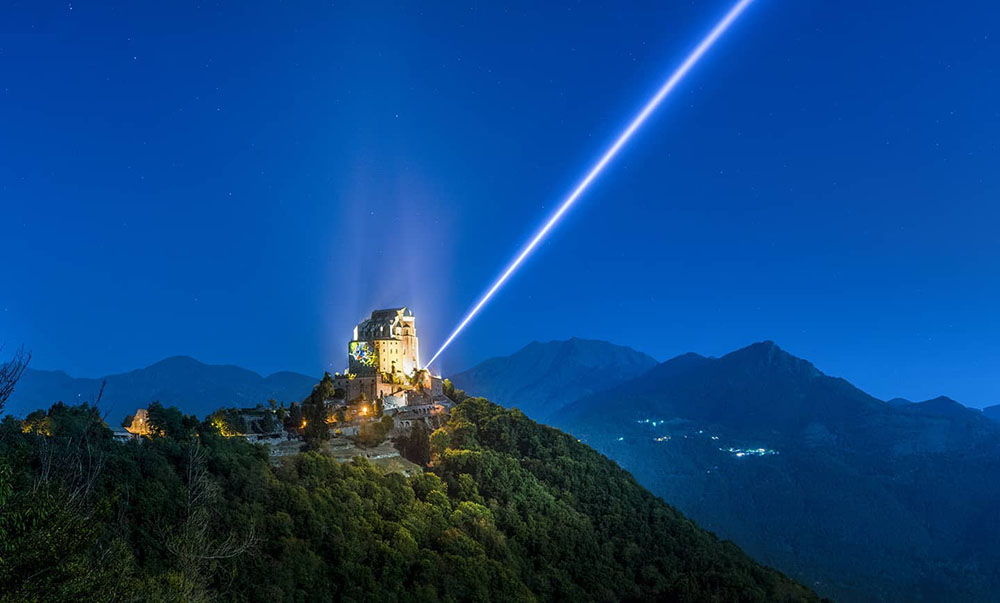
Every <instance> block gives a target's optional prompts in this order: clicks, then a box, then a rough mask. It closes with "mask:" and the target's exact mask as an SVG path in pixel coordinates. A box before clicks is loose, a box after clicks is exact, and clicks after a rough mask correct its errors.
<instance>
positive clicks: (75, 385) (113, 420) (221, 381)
mask: <svg viewBox="0 0 1000 603" xmlns="http://www.w3.org/2000/svg"><path fill="white" fill-rule="evenodd" d="M104 381H106V382H107V385H106V386H105V388H104V392H103V395H102V397H101V401H100V408H101V411H102V412H105V413H107V417H108V423H109V424H111V425H113V426H117V425H118V423H119V422H120V421H121V419H122V418H123V417H124V416H125V415H127V414H131V413H134V412H135V410H136V409H137V408H142V407H145V406H146V405H147V404H149V403H150V402H154V401H159V402H161V403H163V404H164V405H167V406H177V407H178V408H180V409H181V410H183V411H184V412H186V413H192V414H197V415H199V416H205V415H206V414H207V413H210V412H212V411H213V410H215V409H217V408H220V407H223V406H255V405H257V404H262V403H265V402H267V400H269V399H271V398H274V399H276V400H278V401H281V402H288V401H298V400H301V399H302V398H304V397H305V396H307V395H308V394H309V392H310V391H312V387H313V386H314V385H315V384H316V382H317V381H318V379H317V378H314V377H309V376H306V375H301V374H299V373H293V372H288V371H282V372H278V373H274V374H271V375H268V376H267V377H263V376H261V375H259V374H257V373H255V372H253V371H251V370H247V369H245V368H240V367H238V366H232V365H216V364H205V363H203V362H199V361H198V360H195V359H194V358H191V357H189V356H174V357H171V358H166V359H164V360H161V361H159V362H156V363H154V364H151V365H149V366H147V367H145V368H141V369H137V370H133V371H129V372H127V373H119V374H115V375H107V376H105V377H98V378H75V377H71V376H69V375H68V374H66V373H65V372H63V371H43V370H34V369H30V368H29V369H28V370H27V371H26V372H25V374H24V377H23V378H22V379H21V381H20V382H19V383H18V384H17V388H16V389H15V390H14V394H13V395H12V396H11V399H10V400H9V401H8V403H7V407H6V408H5V411H6V412H8V413H11V414H15V415H23V414H25V413H28V412H31V411H33V410H35V409H38V408H48V407H49V405H51V404H53V403H54V402H58V401H62V402H66V403H67V404H69V403H73V404H76V403H80V402H93V401H94V400H95V399H96V397H97V395H98V393H100V391H101V383H102V382H104Z"/></svg>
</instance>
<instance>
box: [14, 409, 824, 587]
mask: <svg viewBox="0 0 1000 603" xmlns="http://www.w3.org/2000/svg"><path fill="white" fill-rule="evenodd" d="M149 415H150V416H149V420H150V422H151V423H152V424H153V425H154V432H155V433H156V434H157V435H154V436H153V437H149V438H142V439H140V440H137V441H130V442H117V441H115V440H114V439H113V438H112V432H111V430H110V429H109V428H108V427H107V426H106V425H105V423H104V422H103V421H102V419H101V416H100V414H99V413H98V411H97V409H96V408H94V407H93V406H90V405H87V404H82V405H78V406H68V405H64V404H61V403H59V404H55V405H54V406H52V407H51V408H50V409H48V410H47V411H39V412H36V413H33V414H31V415H29V416H28V417H26V418H25V419H24V420H21V419H17V418H14V417H12V416H7V417H5V418H4V419H3V421H2V423H0V600H3V601H65V600H78V601H80V600H86V601H127V600H151V601H178V600H184V601H205V600H219V599H222V600H243V601H324V600H327V601H329V600H355V601H390V600H423V601H438V600H444V601H498V600H509V601H514V600H524V601H531V600H574V601H584V600H594V601H611V600H654V599H670V600H691V601H693V600H712V601H753V600H758V601H764V600H767V601H780V600H789V601H790V600H814V599H815V596H814V595H813V594H812V593H811V592H809V591H808V590H807V589H805V588H804V587H802V586H800V585H798V584H796V583H794V582H792V581H791V580H789V579H787V578H786V577H784V576H782V575H781V574H779V573H778V572H776V571H774V570H771V569H768V568H765V567H762V566H760V565H758V564H757V563H755V562H754V561H752V560H751V559H749V558H748V557H747V556H746V555H744V554H743V553H742V552H741V551H740V550H739V549H738V548H737V547H736V546H735V545H733V544H731V543H727V542H721V541H719V540H717V539H716V538H715V537H714V536H712V535H711V534H709V533H707V532H705V531H703V530H701V529H700V528H698V527H697V526H696V525H695V524H693V523H692V522H690V521H688V520H687V519H685V518H684V517H683V516H681V515H680V514H679V513H678V512H677V511H675V510H674V509H673V508H671V507H670V506H668V505H666V504H664V503H663V502H662V501H660V500H659V499H657V498H655V497H654V496H652V495H651V494H649V493H648V492H647V491H646V490H644V489H643V488H641V487H640V486H638V485H637V483H636V482H635V481H634V480H633V478H632V477H631V476H630V475H629V474H628V473H626V472H625V471H623V470H621V469H620V468H619V467H618V466H617V465H615V464H614V463H612V462H611V461H609V460H607V459H606V458H604V457H602V456H601V455H599V454H597V453H596V452H594V451H593V450H591V449H590V448H588V447H586V446H584V445H582V444H580V443H578V442H577V441H576V440H574V439H572V438H571V437H569V436H567V435H565V434H563V433H561V432H558V431H556V430H554V429H550V428H547V427H543V426H540V425H538V424H536V423H534V422H532V421H530V420H529V419H527V418H526V417H525V416H524V415H523V414H522V413H520V412H519V411H511V410H504V409H502V408H500V407H499V406H496V405H494V404H491V403H489V402H487V401H486V400H483V399H466V400H465V401H463V402H462V403H461V404H460V405H458V406H457V407H456V408H455V409H454V410H453V412H452V416H451V419H450V421H449V422H448V423H447V424H446V426H445V427H443V428H441V429H438V430H437V431H435V432H434V433H433V434H431V436H430V438H429V443H430V450H429V453H430V462H429V467H428V469H427V471H425V472H424V473H422V474H419V475H416V476H413V477H404V476H403V475H401V474H396V473H385V472H384V471H382V470H381V469H379V468H378V467H376V466H374V465H373V464H370V463H369V462H367V461H365V460H364V459H361V458H357V459H355V460H353V461H351V462H347V463H339V462H337V461H335V460H334V459H333V458H331V457H330V456H328V455H325V454H323V453H322V452H306V453H303V454H299V455H294V456H291V457H286V458H283V459H280V460H272V459H271V458H270V456H269V454H268V450H267V448H266V447H265V446H263V445H254V444H250V443H248V442H246V441H245V440H243V439H242V438H227V437H224V436H222V435H221V434H220V433H219V431H218V428H217V427H215V426H213V424H212V422H210V421H200V420H198V419H197V418H195V417H193V416H188V415H184V414H182V413H181V412H180V411H178V410H176V409H174V408H164V407H163V406H160V405H151V407H150V411H149ZM424 441H425V442H426V441H428V440H427V438H426V437H425V438H424ZM410 444H412V442H411V443H410Z"/></svg>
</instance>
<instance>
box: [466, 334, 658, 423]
mask: <svg viewBox="0 0 1000 603" xmlns="http://www.w3.org/2000/svg"><path fill="white" fill-rule="evenodd" d="M654 366H656V360H655V359H653V357H651V356H648V355H646V354H643V353H642V352H637V351H635V350H633V349H631V348H627V347H624V346H618V345H614V344H611V343H608V342H606V341H595V340H589V339H578V338H575V337H574V338H572V339H568V340H565V341H549V342H546V343H539V342H537V341H535V342H532V343H530V344H528V345H526V346H525V347H523V348H522V349H520V350H518V351H517V352H515V353H514V354H512V355H510V356H505V357H502V358H492V359H490V360H487V361H485V362H483V363H481V364H479V365H477V366H475V367H473V368H471V369H469V370H467V371H463V372H461V373H458V374H457V375H453V376H451V377H450V378H451V380H452V382H453V383H454V384H455V386H456V387H458V388H459V389H465V390H469V391H474V392H475V393H476V395H479V396H483V397H486V398H489V399H490V400H493V401H495V402H497V403H500V404H504V405H507V406H510V407H517V408H519V409H520V410H521V411H522V412H524V413H525V414H526V415H528V416H529V417H531V418H533V419H535V420H539V421H544V420H545V418H546V417H548V416H550V415H551V414H552V413H554V412H557V411H558V410H560V409H561V407H562V405H563V404H565V403H567V402H569V401H572V400H575V399H577V398H581V397H583V396H586V395H588V394H591V393H593V392H596V391H600V390H603V389H606V388H608V387H611V386H612V385H615V384H617V383H621V382H622V381H625V380H627V379H631V378H633V377H636V376H638V375H641V374H643V373H645V372H646V371H648V370H649V369H651V368H653V367H654Z"/></svg>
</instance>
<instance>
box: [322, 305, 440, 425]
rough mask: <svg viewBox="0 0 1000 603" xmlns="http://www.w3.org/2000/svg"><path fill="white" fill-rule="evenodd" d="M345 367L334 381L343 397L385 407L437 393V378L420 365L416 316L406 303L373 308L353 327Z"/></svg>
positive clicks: (404, 403)
mask: <svg viewBox="0 0 1000 603" xmlns="http://www.w3.org/2000/svg"><path fill="white" fill-rule="evenodd" d="M347 355H348V369H347V372H346V373H345V374H339V373H338V374H337V376H336V377H335V378H334V384H335V386H336V388H337V390H338V391H340V392H342V393H343V396H344V399H345V400H347V401H349V402H352V401H356V400H359V399H366V400H370V401H374V400H383V401H384V402H385V403H386V407H390V406H395V405H399V406H404V405H407V404H412V403H413V401H410V400H409V398H412V397H414V396H417V395H420V396H422V397H430V398H434V397H437V396H440V395H442V394H441V379H440V378H436V377H433V376H432V375H431V374H430V372H428V371H427V370H423V369H421V368H420V344H419V340H418V339H417V327H416V318H415V317H414V315H413V312H412V311H411V310H410V309H409V308H406V307H402V308H390V309H386V310H375V311H374V312H372V313H371V316H370V317H369V318H367V319H365V320H363V321H361V323H359V324H358V326H356V327H354V337H353V338H352V339H351V341H350V342H349V343H348V345H347Z"/></svg>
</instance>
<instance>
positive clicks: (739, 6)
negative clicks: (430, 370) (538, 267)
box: [424, 0, 753, 368]
mask: <svg viewBox="0 0 1000 603" xmlns="http://www.w3.org/2000/svg"><path fill="white" fill-rule="evenodd" d="M751 2H753V0H740V1H739V2H737V3H736V4H735V5H734V6H733V7H732V8H731V9H729V12H728V13H726V16H724V17H723V18H722V20H721V21H719V22H718V23H717V24H716V25H715V27H714V28H712V31H711V32H709V34H708V35H707V36H705V39H703V40H702V41H701V43H700V44H698V46H697V47H695V49H694V50H692V51H691V54H689V55H688V56H687V58H686V59H684V62H683V63H681V65H680V67H678V68H677V69H676V70H674V72H673V73H672V74H671V75H670V77H669V78H668V79H667V81H666V82H665V83H664V84H663V86H661V87H660V89H659V90H658V91H657V92H656V95H655V96H653V98H652V99H650V100H649V102H647V103H646V105H645V106H644V107H643V108H642V111H640V112H639V114H638V115H636V116H635V117H634V118H633V119H632V122H631V123H630V124H629V125H628V127H627V128H625V131H624V132H622V133H621V135H619V136H618V138H617V139H616V140H615V142H614V144H612V145H611V146H610V147H609V148H608V150H607V151H605V152H604V155H602V156H601V159H600V161H598V162H597V163H596V164H595V165H594V167H592V168H590V171H589V172H587V175H586V176H585V177H584V178H583V180H581V181H580V183H579V184H577V185H576V188H575V189H573V192H572V193H570V195H569V196H568V197H566V200H565V201H563V202H562V205H560V206H559V209H558V210H556V213H554V214H552V217H551V218H549V220H548V222H546V223H545V225H544V226H542V228H541V230H539V231H538V232H537V233H535V236H534V238H532V239H531V242H529V243H528V244H527V246H525V247H524V249H522V250H521V253H520V254H519V255H518V256H517V257H516V258H515V259H514V261H513V262H511V263H510V265H509V266H507V269H506V270H504V272H503V274H501V275H500V277H499V278H498V279H497V280H496V281H495V282H494V283H493V286H491V287H490V288H489V289H488V290H487V291H486V293H485V294H484V295H483V296H482V297H481V298H480V299H479V302H478V303H477V304H476V305H475V306H473V308H472V310H470V311H469V313H468V314H466V315H465V318H463V319H462V322H460V323H458V326H457V327H455V330H454V331H452V332H451V335H449V336H448V339H446V340H445V342H444V344H443V345H442V346H441V348H440V349H439V350H438V351H437V352H436V353H435V354H434V356H432V357H431V359H430V360H429V361H428V362H427V364H426V365H424V367H425V368H426V367H429V366H430V365H431V364H433V363H434V361H435V360H437V358H438V356H440V355H441V352H443V351H445V349H446V348H447V347H448V346H449V345H451V342H452V341H454V340H455V338H456V337H458V334H459V333H461V332H462V331H463V330H464V329H465V326H466V325H468V324H469V322H471V321H472V319H473V318H475V316H476V314H479V311H480V310H482V309H483V306H485V305H486V303H487V302H488V301H490V298H492V297H493V296H494V295H495V294H496V292H497V291H499V290H500V287H502V286H503V284H504V283H505V282H507V279H509V278H510V277H511V275H513V274H514V272H515V271H516V270H517V269H518V267H519V266H520V265H521V264H522V263H523V262H524V260H525V259H527V257H528V256H529V255H531V252H532V251H534V250H535V247H537V246H538V244H539V243H541V242H542V240H543V239H545V237H546V235H548V234H549V231H550V230H552V228H553V227H554V226H555V225H556V223H558V222H559V220H560V219H561V218H562V217H563V215H564V214H565V213H566V212H567V211H568V210H569V208H570V207H572V206H573V203H575V202H576V200H577V199H578V198H579V197H580V195H582V194H583V193H584V191H586V190H587V188H588V187H589V186H590V183H591V182H593V181H594V179H595V178H597V176H599V175H600V174H601V172H602V171H604V168H605V167H606V166H607V165H608V163H610V162H611V160H612V159H614V157H615V155H617V154H618V151H620V150H621V148H622V147H623V146H625V143H627V142H628V141H629V139H630V138H632V135H633V134H635V132H636V130H638V129H639V128H640V127H641V126H642V124H643V123H644V122H645V121H646V118H648V117H649V116H650V114H652V112H653V111H655V110H656V107H657V106H659V104H660V103H661V102H662V101H663V99H664V98H666V97H667V95H669V94H670V92H671V91H673V89H674V88H675V87H676V86H677V84H678V83H679V82H680V81H681V80H682V79H684V76H685V75H687V74H688V72H689V71H691V68H692V67H694V66H695V64H696V63H697V62H698V61H699V60H700V59H701V57H702V56H703V55H704V54H705V53H706V52H708V50H709V49H710V48H711V47H712V45H713V44H715V41H716V40H718V39H719V37H720V36H722V34H724V33H725V32H726V30H727V29H729V26H730V25H732V23H733V21H735V20H736V18H737V17H739V16H740V14H741V13H742V12H743V10H744V9H746V7H747V6H749V5H750V3H751Z"/></svg>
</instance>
